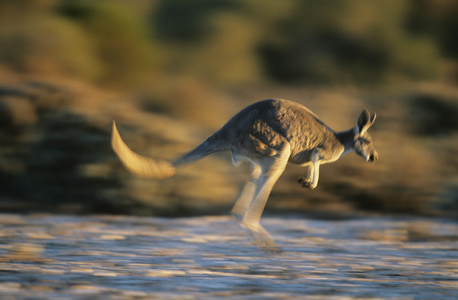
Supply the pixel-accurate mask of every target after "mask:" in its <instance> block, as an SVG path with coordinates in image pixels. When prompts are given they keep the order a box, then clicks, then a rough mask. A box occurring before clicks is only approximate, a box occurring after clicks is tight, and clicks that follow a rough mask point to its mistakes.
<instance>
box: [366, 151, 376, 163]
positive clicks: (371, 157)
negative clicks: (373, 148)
mask: <svg viewBox="0 0 458 300" xmlns="http://www.w3.org/2000/svg"><path fill="white" fill-rule="evenodd" d="M377 160H378V153H377V152H374V153H373V154H371V155H370V156H369V160H368V162H371V163H373V162H376V161H377Z"/></svg>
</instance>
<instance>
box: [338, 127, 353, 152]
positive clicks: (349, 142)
mask: <svg viewBox="0 0 458 300" xmlns="http://www.w3.org/2000/svg"><path fill="white" fill-rule="evenodd" d="M356 130H357V129H356V127H353V128H350V129H348V130H344V131H340V132H336V134H335V135H336V138H337V139H338V140H339V142H340V143H341V144H342V145H343V146H344V152H343V153H342V155H341V156H344V155H345V154H347V153H349V152H351V151H353V150H354V138H355V135H356Z"/></svg>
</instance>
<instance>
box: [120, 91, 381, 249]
mask: <svg viewBox="0 0 458 300" xmlns="http://www.w3.org/2000/svg"><path fill="white" fill-rule="evenodd" d="M375 117H376V115H375V114H373V115H372V116H371V115H370V114H369V112H368V111H367V110H366V109H365V110H363V111H362V112H361V114H360V115H359V117H358V119H357V124H356V126H355V127H353V128H351V129H349V130H346V131H341V132H335V131H333V130H332V129H331V128H329V127H327V126H326V125H325V124H324V123H323V122H322V121H321V120H320V119H319V118H318V117H317V116H316V115H315V114H314V113H313V112H311V111H310V110H309V109H307V108H306V107H304V106H302V105H300V104H298V103H295V102H292V101H289V100H284V99H269V100H264V101H260V102H257V103H254V104H252V105H250V106H248V107H246V108H245V109H243V110H242V111H240V112H239V113H238V114H236V115H235V116H234V117H233V118H232V119H230V120H229V121H228V122H227V123H226V124H225V125H224V126H223V127H222V128H221V129H220V130H218V131H217V132H215V133H214V134H213V135H212V136H210V137H209V138H208V139H207V140H206V141H204V142H203V143H202V144H201V145H199V146H198V147H197V148H196V149H194V150H192V151H191V152H189V153H188V154H186V155H184V156H182V157H181V158H179V159H177V160H176V161H175V162H173V163H169V162H167V161H165V160H160V159H152V158H148V157H144V156H141V155H138V154H136V153H134V152H133V151H132V150H130V149H129V148H128V147H127V145H126V144H125V143H124V142H123V140H122V139H121V137H120V135H119V133H118V131H117V129H116V126H115V124H114V123H113V136H112V146H113V149H114V151H115V152H116V154H117V155H118V156H119V158H120V159H121V161H122V162H123V164H124V165H125V166H126V168H127V169H129V170H130V171H131V172H132V173H134V174H136V175H139V176H143V177H149V178H158V179H159V178H165V177H168V176H172V175H174V174H175V168H176V167H178V166H180V165H183V164H187V163H191V162H194V161H196V160H199V159H201V158H203V157H205V156H207V155H209V154H212V153H214V152H219V151H230V152H231V154H232V160H233V162H234V164H236V163H238V162H241V161H248V162H250V163H251V164H252V172H251V176H250V178H249V179H248V181H247V183H246V185H245V187H244V188H243V189H242V192H241V193H240V196H239V198H238V199H237V201H236V203H235V205H234V208H233V209H232V215H233V216H234V218H235V220H236V221H237V222H238V223H239V224H240V226H241V227H242V228H245V229H247V230H248V232H249V233H251V235H252V237H253V239H254V241H255V242H257V243H260V244H262V245H266V246H271V247H275V246H274V245H275V243H274V241H273V239H272V237H271V236H270V234H269V233H268V232H267V231H266V230H265V229H264V228H263V227H262V226H261V225H260V224H259V221H260V219H261V215H262V212H263V210H264V207H265V204H266V202H267V199H268V197H269V195H270V192H271V190H272V188H273V186H274V185H275V183H276V182H277V180H278V178H279V177H280V175H281V174H282V173H283V171H284V170H285V168H286V165H287V164H288V162H291V163H294V164H299V165H303V166H308V172H307V176H305V177H301V178H299V180H298V181H299V183H300V184H301V185H302V186H303V187H308V188H311V189H314V188H315V187H316V186H317V184H318V178H319V167H320V165H321V164H325V163H330V162H334V161H336V160H337V159H339V158H340V157H342V156H343V155H345V154H346V153H349V152H352V151H355V152H356V153H357V154H358V155H360V156H362V157H363V158H364V159H365V160H366V161H371V162H373V161H375V160H377V159H378V153H377V151H376V150H375V148H374V143H373V142H372V138H371V137H370V135H369V134H368V133H367V130H368V129H369V127H371V126H372V124H373V123H374V121H375Z"/></svg>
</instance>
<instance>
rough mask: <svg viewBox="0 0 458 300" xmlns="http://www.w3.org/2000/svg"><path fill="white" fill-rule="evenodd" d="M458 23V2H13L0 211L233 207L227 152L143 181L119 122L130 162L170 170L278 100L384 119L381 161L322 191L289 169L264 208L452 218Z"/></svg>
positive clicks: (340, 118)
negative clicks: (170, 161)
mask: <svg viewBox="0 0 458 300" xmlns="http://www.w3.org/2000/svg"><path fill="white" fill-rule="evenodd" d="M457 28H458V2H457V1H454V0H401V1H399V0H384V1H376V0H367V1H359V0H332V1H331V0H321V1H312V0H282V1H271V0H194V1H187V0H136V1H128V0H110V1H108V0H99V1H91V0H78V1H77V0H3V1H1V2H0V177H1V182H0V187H1V188H0V189H1V191H2V192H1V193H0V208H2V209H3V210H11V211H17V210H21V209H33V210H40V209H42V210H46V211H57V212H85V213H87V212H94V211H95V212H116V213H134V214H162V215H176V214H192V213H218V212H221V211H224V212H226V211H228V210H229V207H230V206H231V205H232V202H233V199H235V197H236V191H237V189H238V186H239V185H240V184H241V183H242V182H243V180H244V179H245V175H241V174H244V172H243V171H244V170H238V169H237V170H234V169H232V167H231V164H230V159H229V158H228V157H226V156H215V157H212V158H208V159H206V160H204V161H202V162H199V164H200V168H199V169H198V170H196V169H193V168H192V167H190V168H184V169H183V171H180V174H178V176H177V177H174V178H172V179H169V180H168V181H164V182H151V181H145V180H142V179H137V178H133V177H132V176H130V175H129V174H127V173H126V172H125V170H124V169H123V168H122V167H121V165H120V164H119V161H118V160H117V159H116V157H115V156H114V154H113V153H112V151H111V149H110V146H109V135H110V123H111V120H112V119H116V120H119V127H120V131H121V134H122V135H123V136H124V133H125V134H126V135H127V136H126V139H127V142H128V144H129V145H132V147H133V148H134V149H135V150H139V152H141V153H143V154H149V155H155V156H162V157H165V158H174V157H175V156H177V155H179V154H181V153H183V152H186V151H187V150H189V149H191V148H192V147H194V146H196V145H197V143H199V142H200V141H201V140H203V139H204V138H205V137H207V135H209V134H211V133H212V131H213V130H215V129H217V128H218V127H220V126H222V125H223V124H224V122H225V121H226V120H227V119H228V118H230V117H231V116H232V115H233V114H234V113H236V112H237V111H239V110H240V109H241V108H243V107H244V106H245V105H247V104H248V103H251V102H253V101H255V100H260V99H263V98H268V97H284V98H291V99H292V100H296V101H299V102H301V103H303V104H304V105H306V106H309V107H310V108H311V109H312V110H313V111H315V112H316V113H318V115H320V116H321V117H322V119H323V121H324V122H326V123H327V124H328V125H330V126H331V127H332V128H335V129H346V128H348V127H351V126H353V125H354V124H353V122H349V120H353V118H354V117H356V115H357V114H358V113H359V112H360V110H361V109H362V107H364V106H366V107H368V108H369V109H370V110H375V111H377V113H378V120H377V125H376V126H374V128H373V131H374V134H373V136H374V139H375V140H376V144H377V147H378V148H379V152H380V155H381V160H380V162H379V163H378V164H377V165H376V166H375V167H373V166H364V165H362V164H361V161H359V160H354V159H347V158H345V159H344V160H343V162H342V163H340V162H339V163H337V164H336V165H335V166H334V167H333V168H334V170H335V171H334V172H333V173H332V176H329V175H328V176H326V167H324V168H323V172H322V173H323V176H322V179H320V186H321V187H322V188H321V189H320V188H318V189H317V190H315V191H313V193H312V192H306V193H304V191H303V190H301V189H298V188H297V186H296V185H295V179H296V177H297V176H300V175H303V172H304V170H303V169H300V170H298V169H294V168H292V169H291V170H289V171H287V173H285V176H284V177H282V178H286V179H281V180H280V182H279V184H278V185H277V186H276V188H275V189H274V192H273V194H272V200H271V201H270V202H269V203H270V204H269V205H270V206H268V209H269V207H270V208H275V209H276V210H277V211H278V210H281V209H283V210H284V211H298V210H304V211H305V210H310V209H314V210H332V211H336V212H338V211H343V212H345V211H350V210H352V209H362V210H371V211H384V212H408V213H421V214H433V215H438V214H439V215H440V214H444V215H458V196H457V195H458V183H457V180H458V178H457V176H458V169H457V166H458V161H457V158H456V155H455V153H456V151H458V148H457V147H458V146H457V142H456V140H457V137H458V124H457V120H458V118H457V116H458V96H457V94H458V93H457V89H456V85H457V83H458V40H457V38H458V35H457V34H456V29H457ZM356 87H357V88H356ZM171 117H172V118H171ZM178 120H179V121H178ZM129 134H130V137H128V136H129ZM245 171H246V170H245ZM369 174H370V175H369ZM231 176H232V177H233V178H234V179H228V178H229V177H230V178H232V177H231ZM368 178H371V179H370V180H369V179H368ZM363 179H365V180H363ZM368 180H369V181H368ZM179 185H180V188H177V186H179ZM18 199H19V200H18Z"/></svg>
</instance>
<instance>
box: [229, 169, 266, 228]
mask: <svg viewBox="0 0 458 300" xmlns="http://www.w3.org/2000/svg"><path fill="white" fill-rule="evenodd" d="M261 171H262V170H261V167H260V166H258V165H256V164H253V166H252V170H251V174H250V178H248V181H247V182H246V184H245V186H244V187H243V189H242V191H241V192H240V195H239V197H238V198H237V201H236V202H235V205H234V207H233V208H232V216H233V217H234V218H235V220H236V221H237V222H242V221H243V219H244V218H245V214H246V213H247V211H248V208H249V207H250V205H251V202H252V201H253V200H254V196H255V193H256V187H257V185H258V183H259V182H258V181H259V177H260V176H261Z"/></svg>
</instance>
